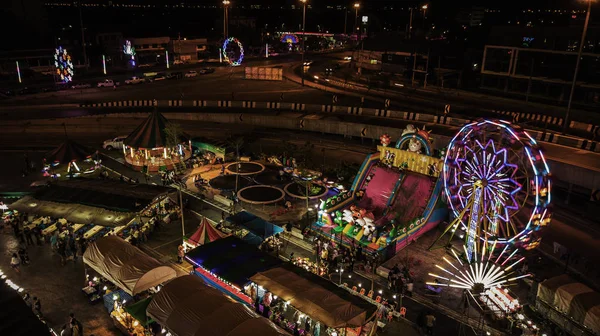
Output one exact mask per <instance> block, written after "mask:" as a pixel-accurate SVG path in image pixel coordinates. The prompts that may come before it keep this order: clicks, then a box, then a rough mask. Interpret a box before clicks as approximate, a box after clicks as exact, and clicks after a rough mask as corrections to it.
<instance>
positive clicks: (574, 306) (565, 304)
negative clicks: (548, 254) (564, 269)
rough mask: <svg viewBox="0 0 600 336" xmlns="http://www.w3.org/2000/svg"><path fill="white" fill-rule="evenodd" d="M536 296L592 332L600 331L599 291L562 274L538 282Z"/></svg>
mask: <svg viewBox="0 0 600 336" xmlns="http://www.w3.org/2000/svg"><path fill="white" fill-rule="evenodd" d="M537 297H538V299H540V300H542V301H544V302H546V303H547V304H548V305H550V306H551V307H554V308H555V309H557V310H558V311H560V312H562V313H564V314H566V315H567V316H569V317H570V318H572V319H573V320H574V321H575V322H577V323H580V324H583V325H584V326H586V327H588V328H590V329H592V331H594V333H600V293H598V292H596V291H594V290H592V289H591V288H589V287H588V286H586V285H584V284H582V283H579V282H577V281H575V280H573V279H572V278H571V277H569V276H568V275H566V274H563V275H560V276H557V277H554V278H550V279H547V280H545V281H544V282H542V283H540V285H539V286H538V293H537Z"/></svg>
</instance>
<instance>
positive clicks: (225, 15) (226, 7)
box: [223, 0, 231, 39]
mask: <svg viewBox="0 0 600 336" xmlns="http://www.w3.org/2000/svg"><path fill="white" fill-rule="evenodd" d="M230 4H231V2H230V1H229V0H223V38H224V39H227V37H228V35H229V32H228V30H229V5H230Z"/></svg>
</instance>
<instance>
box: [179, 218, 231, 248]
mask: <svg viewBox="0 0 600 336" xmlns="http://www.w3.org/2000/svg"><path fill="white" fill-rule="evenodd" d="M225 237H227V235H226V234H225V233H223V232H221V231H219V230H217V229H215V228H214V227H213V226H212V224H210V222H209V221H208V219H206V217H202V221H200V226H198V230H196V232H194V234H193V235H191V236H190V238H188V242H189V243H191V244H194V245H196V246H197V245H204V244H207V243H210V242H213V241H215V240H217V239H221V238H225Z"/></svg>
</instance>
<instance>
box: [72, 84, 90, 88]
mask: <svg viewBox="0 0 600 336" xmlns="http://www.w3.org/2000/svg"><path fill="white" fill-rule="evenodd" d="M91 87H92V84H89V83H77V84H71V89H87V88H91Z"/></svg>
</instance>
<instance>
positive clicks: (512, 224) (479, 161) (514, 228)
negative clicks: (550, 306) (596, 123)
mask: <svg viewBox="0 0 600 336" xmlns="http://www.w3.org/2000/svg"><path fill="white" fill-rule="evenodd" d="M442 180H443V183H444V194H445V197H446V199H447V202H448V206H449V208H450V209H451V211H452V215H453V217H454V220H452V221H451V222H450V224H449V225H448V226H447V227H446V229H445V230H444V232H443V233H442V235H441V236H440V237H439V238H438V239H437V240H436V241H435V242H434V243H433V244H432V245H431V246H430V249H433V248H435V246H436V244H437V243H438V242H439V241H440V239H441V238H442V237H443V236H445V235H447V234H449V239H448V243H447V244H445V245H444V246H445V247H447V248H449V251H451V254H452V256H453V258H450V259H454V260H453V261H451V260H450V259H449V258H447V257H443V261H444V263H443V264H442V265H436V268H437V269H439V270H440V271H441V273H440V274H437V273H430V274H429V275H430V276H432V277H433V281H431V282H428V283H427V284H428V285H430V286H440V287H453V288H459V289H463V290H465V291H466V293H468V295H469V296H470V297H471V298H472V299H473V301H474V302H477V303H478V305H480V307H481V306H482V305H483V306H485V307H488V308H490V309H492V310H494V309H495V311H498V312H500V313H502V314H509V313H512V312H514V311H515V310H516V309H518V308H519V303H518V300H517V299H516V298H514V297H513V296H511V295H510V293H509V291H508V289H507V288H506V286H508V285H511V284H514V283H515V281H516V280H518V279H520V278H524V277H528V276H530V274H528V273H526V272H521V273H518V272H517V268H516V267H517V266H518V265H519V263H521V262H522V261H523V260H524V259H525V258H524V257H521V256H520V255H519V249H533V248H535V247H536V246H538V245H539V243H540V240H541V238H540V235H539V233H540V231H541V230H542V229H543V228H544V227H546V226H547V225H548V224H549V223H550V220H551V212H550V209H549V205H550V201H551V196H550V189H551V180H550V170H549V168H548V164H547V163H546V159H545V158H544V154H543V152H542V150H541V149H540V147H539V146H538V144H537V143H536V141H535V140H534V139H533V138H532V137H531V136H530V135H529V134H527V132H526V131H524V130H522V129H521V128H519V127H517V126H514V125H511V124H510V123H508V122H504V121H498V120H480V121H476V122H472V123H470V124H467V125H465V126H464V127H463V128H462V129H461V130H460V131H459V132H458V133H457V134H456V136H455V137H454V138H453V139H452V141H451V142H450V144H449V146H448V149H447V152H446V155H445V158H444V165H443V172H442ZM457 232H458V235H459V236H460V238H462V239H464V244H463V245H462V249H459V250H458V253H457V250H456V249H455V248H454V247H453V246H452V245H451V244H450V240H451V239H452V238H453V236H455V235H457ZM438 273H439V272H438ZM475 298H477V299H475Z"/></svg>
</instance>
